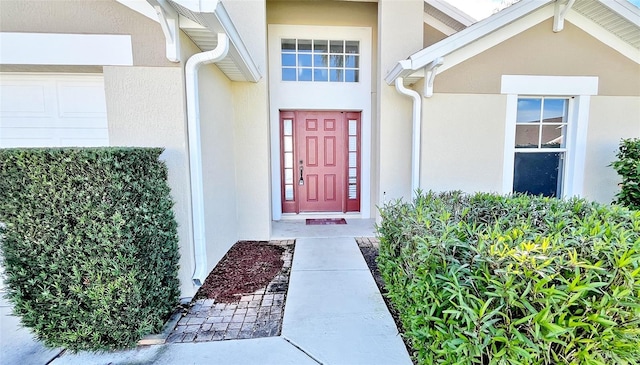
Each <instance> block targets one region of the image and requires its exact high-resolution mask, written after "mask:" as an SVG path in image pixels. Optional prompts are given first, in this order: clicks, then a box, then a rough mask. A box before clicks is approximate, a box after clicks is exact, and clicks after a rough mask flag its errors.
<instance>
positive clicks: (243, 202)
mask: <svg viewBox="0 0 640 365" xmlns="http://www.w3.org/2000/svg"><path fill="white" fill-rule="evenodd" d="M225 6H226V8H227V10H228V12H229V14H230V16H231V17H232V18H233V19H238V21H236V26H237V27H238V32H240V35H241V36H242V37H243V39H244V41H245V44H246V46H247V48H248V49H249V51H250V52H251V56H252V58H253V60H254V62H255V63H256V65H257V67H258V69H259V70H260V72H261V74H262V79H261V80H260V81H259V82H258V83H251V82H234V83H232V85H231V92H232V95H233V111H234V128H235V129H234V133H235V134H234V137H235V146H234V149H235V150H234V152H235V156H236V166H235V174H236V175H235V176H236V189H237V192H238V193H237V198H236V199H237V214H238V227H237V229H238V238H239V239H248V240H268V239H269V238H270V235H271V187H270V181H271V178H270V170H269V163H270V162H269V157H270V156H269V151H270V147H269V146H270V141H269V97H268V85H267V71H268V68H267V61H266V58H267V48H266V47H267V45H266V40H267V24H266V22H267V15H266V2H265V0H246V1H237V0H236V1H228V2H226V3H225ZM240 20H241V21H240Z"/></svg>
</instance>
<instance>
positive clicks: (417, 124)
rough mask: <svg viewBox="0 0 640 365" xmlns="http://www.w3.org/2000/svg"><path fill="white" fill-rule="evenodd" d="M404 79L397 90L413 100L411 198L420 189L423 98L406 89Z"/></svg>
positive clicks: (398, 84)
mask: <svg viewBox="0 0 640 365" xmlns="http://www.w3.org/2000/svg"><path fill="white" fill-rule="evenodd" d="M403 82H404V78H402V77H398V78H397V79H396V90H398V92H399V93H400V94H402V95H407V96H410V97H411V98H412V99H413V140H412V143H411V198H415V197H416V191H417V190H418V188H419V187H420V137H421V135H420V133H421V129H422V98H421V97H420V94H418V92H417V91H415V90H411V89H407V88H406V87H404V83H403Z"/></svg>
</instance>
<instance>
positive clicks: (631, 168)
mask: <svg viewBox="0 0 640 365" xmlns="http://www.w3.org/2000/svg"><path fill="white" fill-rule="evenodd" d="M616 157H617V158H618V160H617V161H615V162H613V163H612V164H611V165H612V166H613V168H614V169H615V170H616V171H617V172H618V174H619V175H620V176H622V184H621V190H620V192H619V193H618V195H616V198H617V199H616V203H618V204H621V205H624V206H626V207H629V208H631V209H637V210H640V139H638V138H636V139H624V140H622V141H621V142H620V148H619V150H618V153H617V154H616Z"/></svg>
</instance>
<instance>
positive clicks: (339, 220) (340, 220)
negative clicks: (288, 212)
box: [307, 218, 347, 226]
mask: <svg viewBox="0 0 640 365" xmlns="http://www.w3.org/2000/svg"><path fill="white" fill-rule="evenodd" d="M328 224H347V221H346V220H345V219H344V218H324V219H307V225H308V226H323V225H328Z"/></svg>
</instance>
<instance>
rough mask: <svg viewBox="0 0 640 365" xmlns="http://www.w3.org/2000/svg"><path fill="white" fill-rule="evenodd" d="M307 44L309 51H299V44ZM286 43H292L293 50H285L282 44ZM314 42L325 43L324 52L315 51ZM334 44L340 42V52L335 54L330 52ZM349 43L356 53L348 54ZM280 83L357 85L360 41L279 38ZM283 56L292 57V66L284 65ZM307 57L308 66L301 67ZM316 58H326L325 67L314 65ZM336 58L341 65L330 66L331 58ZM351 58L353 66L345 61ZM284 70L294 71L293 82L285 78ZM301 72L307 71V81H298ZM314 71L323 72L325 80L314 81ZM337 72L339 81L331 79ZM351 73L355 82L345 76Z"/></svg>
mask: <svg viewBox="0 0 640 365" xmlns="http://www.w3.org/2000/svg"><path fill="white" fill-rule="evenodd" d="M301 41H304V42H307V41H308V42H309V45H310V50H308V51H306V50H305V51H301V50H300V42H301ZM285 42H287V43H288V44H290V43H291V42H293V46H294V47H293V49H285V48H284V44H285ZM316 42H324V43H326V51H325V52H322V51H317V50H316ZM335 42H341V43H342V46H341V51H340V52H335V51H333V50H332V48H333V47H334V45H333V44H334V43H335ZM349 43H356V45H357V52H356V53H350V52H348V51H347V49H348V47H349ZM279 52H280V81H281V82H312V83H347V84H350V83H359V82H360V81H361V78H362V75H361V57H362V47H361V44H360V40H358V39H332V38H300V37H295V38H290V37H283V38H280V50H279ZM285 56H293V60H294V65H289V64H287V65H285V64H284V61H283V60H284V58H285ZM306 56H308V57H309V60H310V64H309V65H303V64H301V63H300V60H301V59H303V58H302V57H306ZM317 56H320V57H322V56H324V57H326V61H325V63H326V64H325V65H320V66H318V65H316V63H317V62H316V60H317ZM333 56H338V57H341V58H342V64H341V65H337V66H336V65H332V63H333V62H332V57H333ZM349 57H352V58H353V60H354V61H355V63H356V65H355V66H349V65H348V64H347V59H348V58H349ZM285 70H289V71H294V74H295V80H293V79H290V78H285ZM301 70H309V72H310V74H309V79H304V80H301V79H300V71H301ZM316 71H325V72H326V76H327V77H326V79H324V80H316ZM334 71H338V72H339V73H338V74H339V75H340V80H334V79H333V76H332V75H333V72H334ZM349 73H352V75H353V77H354V79H355V80H349V78H348V77H347V75H348V74H349Z"/></svg>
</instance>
